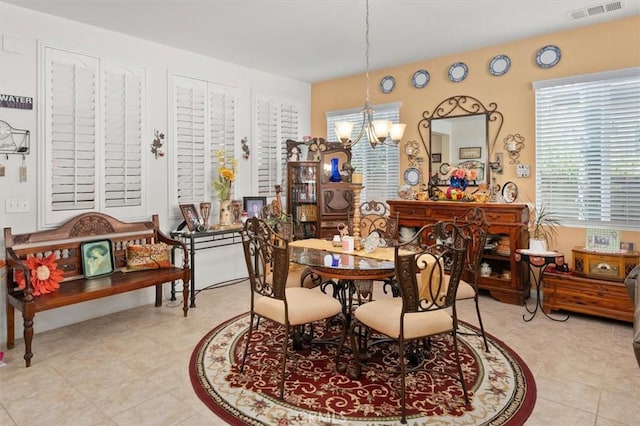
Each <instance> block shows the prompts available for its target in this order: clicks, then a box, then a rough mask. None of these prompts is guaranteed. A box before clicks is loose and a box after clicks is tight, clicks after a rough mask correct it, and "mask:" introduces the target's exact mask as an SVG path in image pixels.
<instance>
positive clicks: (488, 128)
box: [418, 96, 503, 186]
mask: <svg viewBox="0 0 640 426" xmlns="http://www.w3.org/2000/svg"><path fill="white" fill-rule="evenodd" d="M497 108H498V106H497V105H496V104H495V103H490V104H489V107H488V108H487V107H485V106H484V105H483V104H482V103H481V102H480V101H479V100H477V99H475V98H473V97H470V96H453V97H451V98H448V99H445V100H444V101H442V102H441V103H440V104H438V105H437V106H436V108H434V110H433V113H430V112H429V111H425V112H424V113H423V114H422V116H423V118H422V120H420V122H419V123H418V130H419V132H420V138H421V139H422V144H423V146H424V149H425V151H426V152H427V156H428V158H430V161H429V163H428V164H429V166H428V173H429V176H430V181H431V182H437V184H438V185H448V178H449V177H448V175H447V172H448V169H449V167H462V168H466V169H475V170H476V171H477V173H478V178H477V179H476V180H475V181H470V182H469V185H471V186H473V185H479V184H481V183H488V182H489V171H490V167H489V162H490V161H491V158H492V155H493V151H494V148H495V144H496V140H497V138H498V134H499V133H500V129H501V128H502V120H503V117H502V114H501V113H500V112H499V111H497Z"/></svg>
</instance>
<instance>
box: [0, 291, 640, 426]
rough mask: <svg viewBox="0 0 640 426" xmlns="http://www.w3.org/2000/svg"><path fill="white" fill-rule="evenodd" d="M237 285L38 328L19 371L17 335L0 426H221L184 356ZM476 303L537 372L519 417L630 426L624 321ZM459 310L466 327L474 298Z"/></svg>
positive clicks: (234, 301)
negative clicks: (185, 303) (193, 302)
mask: <svg viewBox="0 0 640 426" xmlns="http://www.w3.org/2000/svg"><path fill="white" fill-rule="evenodd" d="M246 286H247V284H246V283H241V284H237V285H234V286H230V287H225V288H219V289H214V290H207V291H205V292H202V293H200V294H199V295H198V298H197V303H198V307H197V308H195V309H192V310H190V311H189V316H188V318H183V317H182V311H181V309H180V307H179V303H175V302H167V306H165V307H162V308H154V307H153V305H152V304H150V305H147V306H142V307H138V308H135V309H130V310H127V311H123V312H119V313H116V314H112V315H109V316H105V317H101V318H96V319H93V320H90V321H85V322H82V323H78V324H73V325H69V326H67V327H62V328H59V329H56V330H51V331H48V332H43V333H38V334H37V335H36V337H35V340H34V353H35V357H34V359H33V365H32V366H31V367H30V368H28V369H27V368H25V367H24V363H23V360H22V352H23V350H24V345H23V341H22V340H19V341H18V342H17V344H16V347H15V348H14V349H12V350H11V351H6V350H5V360H6V362H7V366H5V367H3V368H0V425H3V426H8V425H218V424H224V422H223V421H222V420H220V419H219V418H218V417H216V416H215V415H214V414H213V413H211V412H210V411H209V409H208V408H206V407H205V405H204V404H203V403H202V402H201V401H200V400H199V399H198V398H197V396H196V395H195V393H194V391H193V389H192V387H191V383H190V382H189V375H188V363H189V358H190V355H191V352H192V350H193V348H194V347H195V345H196V344H197V342H198V341H199V340H200V338H202V337H203V336H204V335H205V334H206V333H207V332H208V331H209V330H211V329H212V328H213V327H214V326H215V325H217V324H219V323H220V322H221V321H223V320H226V319H228V318H230V317H231V316H234V315H236V314H240V313H243V312H246V311H247V310H248V306H249V305H248V301H249V300H248V289H247V287H246ZM376 291H377V290H376ZM379 293H381V292H378V293H376V294H379ZM481 304H482V305H481V306H482V310H483V312H484V319H485V324H486V329H487V330H488V332H489V333H491V334H493V335H494V336H496V337H498V338H499V339H501V340H503V341H504V342H505V343H507V344H508V345H509V346H510V347H511V348H513V349H514V350H515V351H516V352H517V353H518V354H519V355H520V356H521V357H522V358H523V359H524V360H525V362H526V363H527V364H528V365H529V367H530V369H531V370H532V372H533V374H534V376H535V380H536V384H537V387H538V397H537V402H536V406H535V408H534V411H533V413H532V415H531V417H530V418H529V419H528V421H527V423H526V424H527V425H541V426H542V425H544V426H546V425H562V426H565V425H597V426H605V425H638V424H640V368H638V365H637V364H636V361H635V358H634V357H633V354H632V349H631V333H632V327H631V325H630V324H627V323H621V322H617V321H609V320H604V319H598V318H595V317H588V316H580V315H577V314H575V315H572V317H571V319H570V320H569V321H568V322H566V323H557V322H553V321H551V320H549V319H547V318H545V317H544V316H543V315H538V316H536V317H535V319H534V320H533V321H531V322H529V323H525V322H524V321H523V320H522V314H523V312H524V308H523V307H521V306H513V305H507V304H503V303H500V302H497V301H495V300H493V299H492V298H491V297H489V296H483V297H482V299H481ZM459 310H460V317H461V319H463V320H465V321H467V322H470V323H476V321H475V320H476V318H475V311H474V309H473V302H472V301H467V302H462V303H460V307H459ZM36 325H37V317H36Z"/></svg>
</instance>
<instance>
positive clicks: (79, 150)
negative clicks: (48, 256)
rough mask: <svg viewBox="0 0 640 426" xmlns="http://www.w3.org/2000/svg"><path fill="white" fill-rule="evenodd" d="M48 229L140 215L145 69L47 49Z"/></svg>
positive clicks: (45, 183)
mask: <svg viewBox="0 0 640 426" xmlns="http://www.w3.org/2000/svg"><path fill="white" fill-rule="evenodd" d="M40 55H41V58H42V59H43V60H42V64H43V67H42V69H41V75H40V77H41V85H40V87H41V90H42V99H43V105H44V108H43V113H42V116H41V120H42V128H43V129H44V131H43V132H42V134H43V137H42V138H41V139H40V140H41V142H42V144H43V145H42V152H43V153H44V155H43V156H42V157H41V161H42V163H41V166H42V169H43V170H44V173H43V174H42V179H41V181H40V187H41V188H42V191H41V193H42V194H43V197H44V209H43V213H44V216H43V221H42V222H43V225H44V226H51V225H55V224H58V223H60V222H62V221H63V220H65V219H67V218H69V217H71V216H74V215H76V214H78V213H81V212H82V211H89V210H98V211H104V212H106V213H109V214H112V215H114V216H117V217H123V218H130V217H141V216H143V215H144V214H145V211H144V202H143V200H144V197H143V188H144V179H143V172H142V170H143V169H144V161H143V156H142V147H143V141H142V138H143V135H144V111H145V104H144V100H145V91H146V79H145V70H144V69H143V68H137V67H133V66H130V65H124V64H116V63H113V62H108V61H105V60H103V59H100V58H96V57H91V56H87V55H83V54H77V53H71V52H67V51H64V50H61V49H56V48H53V47H50V46H46V45H44V44H41V45H40Z"/></svg>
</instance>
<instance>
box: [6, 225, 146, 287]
mask: <svg viewBox="0 0 640 426" xmlns="http://www.w3.org/2000/svg"><path fill="white" fill-rule="evenodd" d="M157 229H158V218H157V215H154V216H153V219H152V221H146V222H131V223H125V222H121V221H119V220H118V219H115V218H113V217H111V216H109V215H106V214H103V213H85V214H82V215H79V216H76V217H74V218H72V219H70V220H69V221H67V222H65V223H63V224H62V225H60V226H59V227H58V228H55V229H50V230H46V231H40V232H32V233H28V234H15V235H14V234H12V233H11V228H5V229H4V236H5V246H6V249H7V250H9V249H12V250H13V251H14V252H15V254H16V256H17V257H18V258H20V259H26V258H27V256H29V255H33V256H37V257H46V256H49V255H50V254H51V253H55V256H56V259H57V260H56V262H57V264H58V268H59V269H60V270H62V271H63V272H64V279H65V281H68V280H72V279H75V278H79V277H82V276H83V270H82V256H81V251H80V246H81V245H82V243H83V242H86V241H95V240H101V239H109V240H111V241H112V244H113V255H114V259H115V267H116V268H122V267H124V266H126V247H127V244H150V243H154V242H155V241H156V238H157Z"/></svg>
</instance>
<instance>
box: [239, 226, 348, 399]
mask: <svg viewBox="0 0 640 426" xmlns="http://www.w3.org/2000/svg"><path fill="white" fill-rule="evenodd" d="M241 235H242V246H243V249H244V257H245V261H246V264H247V271H248V274H249V281H250V284H251V312H250V315H251V318H250V324H249V332H248V335H247V340H246V342H245V347H244V352H243V355H242V363H241V366H240V372H243V371H244V365H245V361H246V359H247V355H249V354H250V353H249V343H250V341H251V336H252V334H253V331H254V329H255V328H256V327H257V326H258V324H259V320H260V319H261V318H264V319H265V320H269V321H273V322H274V323H276V324H279V325H281V326H282V327H284V332H285V334H284V335H285V336H286V338H284V339H283V342H282V361H281V366H280V386H279V388H280V389H279V395H280V399H282V398H283V397H284V384H285V374H286V366H287V357H288V346H289V341H290V338H292V339H291V340H293V344H294V347H295V346H297V345H299V344H301V342H300V336H301V333H299V332H298V331H300V329H301V328H302V327H303V326H305V325H308V324H312V323H314V322H317V321H320V320H325V319H329V318H333V317H337V319H338V321H339V322H340V323H341V324H342V327H343V330H345V332H346V329H345V327H346V325H345V321H344V318H343V317H341V316H340V315H339V314H340V313H341V312H342V305H340V302H338V301H337V300H336V299H334V298H332V297H331V296H328V295H326V294H323V293H321V292H319V291H317V290H312V289H308V288H305V287H302V286H301V285H299V286H292V287H287V277H288V275H289V247H288V241H287V240H286V239H284V238H282V236H280V235H278V234H277V233H276V232H274V230H273V229H272V228H271V227H270V226H269V224H268V223H267V222H266V221H265V220H264V219H260V218H250V219H249V220H247V222H245V225H244V228H243V230H242V232H241ZM311 343H313V341H311ZM336 360H337V358H336Z"/></svg>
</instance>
